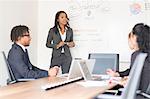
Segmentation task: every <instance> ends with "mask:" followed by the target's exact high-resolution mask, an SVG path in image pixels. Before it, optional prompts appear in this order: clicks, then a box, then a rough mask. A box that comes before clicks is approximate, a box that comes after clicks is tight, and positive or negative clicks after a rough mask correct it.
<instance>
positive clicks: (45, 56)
mask: <svg viewBox="0 0 150 99" xmlns="http://www.w3.org/2000/svg"><path fill="white" fill-rule="evenodd" d="M64 2H65V0H39V8H38V9H39V10H38V11H39V12H38V22H39V24H38V38H37V39H38V41H37V44H38V47H37V56H38V57H37V63H38V66H39V67H40V68H43V69H48V68H49V66H50V59H51V51H52V49H50V48H47V47H46V39H47V35H48V31H49V29H50V28H51V27H53V26H54V20H55V14H56V12H57V11H59V10H65V11H66V10H67V9H66V6H67V4H66V3H64ZM62 4H63V6H62Z"/></svg>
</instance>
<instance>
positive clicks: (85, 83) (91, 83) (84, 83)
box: [76, 81, 109, 87]
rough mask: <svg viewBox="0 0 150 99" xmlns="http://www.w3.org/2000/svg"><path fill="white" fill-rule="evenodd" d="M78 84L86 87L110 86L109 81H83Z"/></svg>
mask: <svg viewBox="0 0 150 99" xmlns="http://www.w3.org/2000/svg"><path fill="white" fill-rule="evenodd" d="M76 83H77V84H79V85H81V86H84V87H96V86H107V85H108V84H109V82H108V81H82V82H76Z"/></svg>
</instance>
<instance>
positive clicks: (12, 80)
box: [2, 51, 16, 84]
mask: <svg viewBox="0 0 150 99" xmlns="http://www.w3.org/2000/svg"><path fill="white" fill-rule="evenodd" d="M2 54H3V57H4V60H5V63H6V66H7V69H8V73H9V79H8V81H7V83H8V84H9V83H14V82H16V78H15V76H14V74H13V71H12V69H11V67H10V65H9V63H8V61H7V58H6V55H5V52H4V51H2Z"/></svg>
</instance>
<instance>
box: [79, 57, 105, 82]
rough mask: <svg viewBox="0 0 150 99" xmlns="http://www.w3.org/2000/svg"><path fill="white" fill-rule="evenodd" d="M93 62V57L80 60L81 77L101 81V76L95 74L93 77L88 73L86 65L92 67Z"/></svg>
mask: <svg viewBox="0 0 150 99" xmlns="http://www.w3.org/2000/svg"><path fill="white" fill-rule="evenodd" d="M94 64H95V60H94V59H88V60H81V61H80V65H79V66H80V71H81V73H82V75H83V78H84V80H85V81H101V80H104V79H102V77H101V76H95V77H93V76H92V74H91V73H90V71H89V69H88V67H89V66H88V65H90V66H91V67H94Z"/></svg>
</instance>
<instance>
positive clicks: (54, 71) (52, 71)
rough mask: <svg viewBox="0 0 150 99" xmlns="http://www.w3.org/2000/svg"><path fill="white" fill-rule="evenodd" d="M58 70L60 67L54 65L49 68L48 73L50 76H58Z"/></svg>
mask: <svg viewBox="0 0 150 99" xmlns="http://www.w3.org/2000/svg"><path fill="white" fill-rule="evenodd" d="M58 71H59V67H58V66H54V67H52V68H50V69H49V71H48V74H49V76H50V77H56V75H57V74H58Z"/></svg>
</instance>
